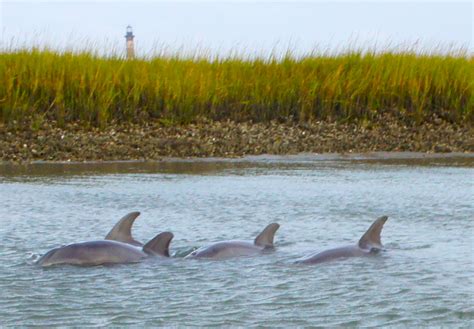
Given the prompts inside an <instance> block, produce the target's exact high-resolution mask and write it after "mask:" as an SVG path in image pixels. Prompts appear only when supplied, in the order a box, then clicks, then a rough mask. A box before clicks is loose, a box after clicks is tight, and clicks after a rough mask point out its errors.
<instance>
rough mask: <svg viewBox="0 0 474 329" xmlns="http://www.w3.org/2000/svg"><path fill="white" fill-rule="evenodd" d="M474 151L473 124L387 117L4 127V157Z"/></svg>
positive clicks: (0, 134) (0, 140)
mask: <svg viewBox="0 0 474 329" xmlns="http://www.w3.org/2000/svg"><path fill="white" fill-rule="evenodd" d="M302 152H305V153H365V152H433V153H448V152H474V127H473V125H472V124H471V123H461V124H459V123H450V122H447V121H444V120H442V119H439V118H433V119H431V120H427V121H426V122H423V123H421V124H411V125H410V124H406V122H402V121H400V120H397V119H394V118H389V117H383V118H380V119H378V120H376V121H375V122H371V123H337V122H324V121H314V122H309V123H294V122H283V123H280V122H276V121H272V122H267V123H251V122H239V123H238V122H232V121H226V122H214V121H204V122H201V123H195V124H188V125H177V126H166V125H163V124H161V123H160V122H159V121H154V122H147V123H141V124H131V123H121V124H111V125H109V126H108V127H106V128H104V129H98V128H93V127H89V128H88V127H84V126H82V125H80V124H77V123H70V124H66V125H65V126H64V127H60V126H59V125H58V124H57V123H55V122H45V123H44V124H42V125H41V126H40V127H39V128H36V129H33V128H31V125H17V126H12V125H9V126H6V125H3V126H0V156H1V159H0V160H1V161H4V162H31V161H38V160H44V161H113V160H158V159H161V158H163V157H241V156H246V155H259V154H278V155H284V154H285V155H286V154H298V153H302Z"/></svg>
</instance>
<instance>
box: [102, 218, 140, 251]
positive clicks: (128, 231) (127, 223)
mask: <svg viewBox="0 0 474 329" xmlns="http://www.w3.org/2000/svg"><path fill="white" fill-rule="evenodd" d="M139 215H140V213H139V212H138V211H134V212H131V213H129V214H127V215H125V216H123V217H122V218H121V219H120V220H119V221H118V222H117V224H115V226H114V227H113V228H112V229H111V230H110V232H109V233H108V234H107V235H106V236H105V240H114V241H120V242H125V243H128V244H132V245H135V246H142V245H143V244H142V243H141V242H138V241H137V240H135V239H134V238H133V237H132V225H133V223H134V222H135V219H136V218H137V217H138V216H139Z"/></svg>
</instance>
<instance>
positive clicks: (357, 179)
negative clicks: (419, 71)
mask: <svg viewBox="0 0 474 329" xmlns="http://www.w3.org/2000/svg"><path fill="white" fill-rule="evenodd" d="M402 155H403V154H402ZM402 155H400V154H398V155H395V156H393V157H392V159H390V160H383V159H382V156H381V155H371V156H364V157H363V156H360V155H348V156H343V157H335V156H316V157H315V156H310V155H308V156H304V155H303V156H298V157H259V158H247V159H236V160H221V159H213V160H209V159H208V160H198V161H195V160H184V161H183V160H176V161H167V162H150V163H147V162H145V163H136V162H135V163H133V162H122V163H107V164H35V165H29V166H13V165H1V166H0V203H1V205H2V208H1V209H2V210H1V214H0V215H1V216H0V241H2V243H1V249H0V292H1V297H2V298H0V319H1V323H2V325H7V326H15V325H16V326H18V325H25V326H29V325H40V326H50V325H68V326H83V325H94V326H105V325H112V326H113V325H135V326H160V325H161V326H164V325H168V326H171V325H181V326H205V327H207V326H229V325H232V326H255V325H265V326H289V325H292V326H311V325H314V326H318V325H319V326H332V325H334V326H369V327H379V326H380V325H382V324H383V325H393V326H402V327H403V326H409V327H413V326H417V327H418V326H425V327H430V326H446V327H453V326H454V327H466V328H467V327H470V326H471V325H472V321H473V320H474V306H473V303H472V300H473V298H474V292H473V289H474V282H473V277H474V275H473V274H474V266H473V261H474V255H473V253H474V251H473V249H472V246H473V243H474V241H473V229H474V220H473V219H474V206H473V204H474V203H473V195H474V186H473V182H474V180H473V176H474V175H473V167H474V161H473V158H472V157H468V156H459V157H455V158H426V157H416V158H413V156H412V155H411V154H408V155H406V156H402ZM407 158H408V159H407ZM134 210H139V211H141V212H142V215H141V216H140V217H139V218H138V219H137V221H136V224H135V227H134V234H135V236H136V238H137V239H138V240H140V241H147V240H149V239H151V238H152V237H153V236H154V235H155V234H157V233H159V232H161V231H164V230H170V231H172V232H173V233H174V234H175V239H174V240H173V242H172V243H171V252H172V254H173V256H174V257H173V258H172V259H170V260H166V261H163V260H156V259H155V260H153V259H149V260H147V261H145V262H143V263H139V264H132V265H118V266H99V267H93V268H80V267H72V266H64V267H57V268H49V269H41V268H38V267H36V266H34V265H32V263H33V261H34V259H35V258H36V257H37V256H38V255H39V254H42V253H44V252H45V251H47V250H48V249H50V248H53V247H56V246H59V245H62V244H66V243H71V242H79V241H84V240H91V239H101V238H103V237H104V235H105V234H106V233H107V232H108V231H109V230H110V228H111V227H112V226H113V224H115V222H116V221H117V220H118V219H119V218H120V217H121V216H123V215H124V214H125V213H127V212H129V211H134ZM383 214H386V215H388V216H389V220H388V222H387V224H386V225H385V229H384V232H383V235H382V241H383V242H384V243H385V246H386V247H387V249H388V251H387V252H385V253H382V254H380V255H378V257H373V258H354V259H349V260H346V261H341V262H333V263H328V264H325V265H323V266H317V267H312V266H298V265H294V264H293V262H294V260H295V259H297V258H299V257H301V256H305V255H307V254H310V253H313V252H315V251H319V250H322V249H325V248H330V247H334V246H338V245H343V244H347V243H355V242H356V241H357V240H358V239H359V238H360V236H361V235H362V234H363V233H364V232H365V230H366V229H367V228H368V226H369V225H370V223H371V222H372V221H373V220H374V219H375V218H376V217H378V216H380V215H383ZM273 221H276V222H279V223H280V224H281V228H280V230H279V231H278V232H277V234H276V238H275V242H276V247H277V250H276V251H275V252H274V253H269V254H265V255H263V256H262V257H251V258H240V259H233V260H227V261H222V262H208V261H207V262H206V261H204V262H200V261H193V260H184V259H183V256H184V255H186V254H187V253H188V252H190V251H191V250H193V249H194V248H196V247H199V246H202V245H205V244H208V243H210V242H213V241H217V240H220V239H234V238H239V239H253V238H254V237H255V235H256V234H258V233H259V232H260V231H261V229H262V228H263V227H265V225H266V224H268V223H270V222H273Z"/></svg>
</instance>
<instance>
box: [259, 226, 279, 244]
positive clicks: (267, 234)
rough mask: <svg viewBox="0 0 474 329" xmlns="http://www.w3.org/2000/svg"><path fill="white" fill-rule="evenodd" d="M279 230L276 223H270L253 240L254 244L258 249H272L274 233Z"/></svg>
mask: <svg viewBox="0 0 474 329" xmlns="http://www.w3.org/2000/svg"><path fill="white" fill-rule="evenodd" d="M279 228H280V225H279V224H277V223H271V224H269V225H268V226H267V227H265V229H264V230H263V231H262V233H260V234H259V235H258V236H257V237H256V238H255V240H254V244H255V245H256V246H259V247H264V248H273V238H274V237H275V233H276V231H277V230H278V229H279Z"/></svg>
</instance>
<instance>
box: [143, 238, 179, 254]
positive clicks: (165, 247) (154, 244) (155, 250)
mask: <svg viewBox="0 0 474 329" xmlns="http://www.w3.org/2000/svg"><path fill="white" fill-rule="evenodd" d="M172 239H173V233H171V232H163V233H160V234H158V235H157V236H155V237H154V238H153V239H151V240H150V241H148V242H147V243H146V244H145V245H144V246H143V251H144V252H146V253H147V254H151V255H160V256H166V257H169V256H170V252H169V247H170V242H171V240H172Z"/></svg>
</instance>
